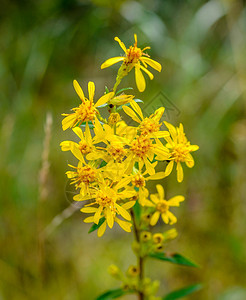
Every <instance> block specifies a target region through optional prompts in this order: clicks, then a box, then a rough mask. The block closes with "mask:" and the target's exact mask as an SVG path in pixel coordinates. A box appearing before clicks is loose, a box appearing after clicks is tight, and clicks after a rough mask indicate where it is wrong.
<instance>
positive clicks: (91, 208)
mask: <svg viewBox="0 0 246 300" xmlns="http://www.w3.org/2000/svg"><path fill="white" fill-rule="evenodd" d="M97 210H98V209H97V208H96V207H83V208H81V210H80V211H81V212H84V213H94V212H96V211H97Z"/></svg>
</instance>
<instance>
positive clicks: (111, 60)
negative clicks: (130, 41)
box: [101, 56, 125, 69]
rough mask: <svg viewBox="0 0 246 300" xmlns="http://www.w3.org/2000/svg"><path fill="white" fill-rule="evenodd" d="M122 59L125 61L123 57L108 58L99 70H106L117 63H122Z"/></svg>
mask: <svg viewBox="0 0 246 300" xmlns="http://www.w3.org/2000/svg"><path fill="white" fill-rule="evenodd" d="M124 59H125V57H123V56H117V57H112V58H109V59H107V60H106V61H105V62H104V63H103V64H102V65H101V69H105V68H108V67H110V66H112V65H114V64H116V63H118V62H119V61H123V60H124Z"/></svg>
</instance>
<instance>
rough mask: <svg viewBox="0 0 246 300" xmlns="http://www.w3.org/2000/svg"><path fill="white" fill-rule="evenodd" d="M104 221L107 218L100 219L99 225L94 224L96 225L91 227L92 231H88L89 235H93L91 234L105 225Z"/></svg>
mask: <svg viewBox="0 0 246 300" xmlns="http://www.w3.org/2000/svg"><path fill="white" fill-rule="evenodd" d="M104 221H105V218H104V217H103V218H101V219H100V221H99V222H98V224H95V223H94V224H93V225H92V226H91V228H90V230H89V231H88V233H91V232H93V231H95V230H97V229H98V228H99V227H100V226H101V225H102V223H103V222H104Z"/></svg>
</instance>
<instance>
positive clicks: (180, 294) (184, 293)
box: [162, 284, 202, 300]
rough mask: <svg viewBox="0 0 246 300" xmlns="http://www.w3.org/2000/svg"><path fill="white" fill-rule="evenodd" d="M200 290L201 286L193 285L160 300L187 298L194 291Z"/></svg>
mask: <svg viewBox="0 0 246 300" xmlns="http://www.w3.org/2000/svg"><path fill="white" fill-rule="evenodd" d="M201 288H202V285H201V284H193V285H190V286H187V287H185V288H182V289H180V290H176V291H173V292H171V293H169V294H167V295H166V296H164V297H163V298H162V300H175V299H179V298H183V297H185V296H188V295H190V294H192V293H194V292H196V291H199V290H200V289H201Z"/></svg>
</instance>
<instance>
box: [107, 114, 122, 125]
mask: <svg viewBox="0 0 246 300" xmlns="http://www.w3.org/2000/svg"><path fill="white" fill-rule="evenodd" d="M120 119H121V118H120V114H118V113H111V114H110V115H109V117H108V124H109V125H115V124H116V123H118V122H119V121H120Z"/></svg>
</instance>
